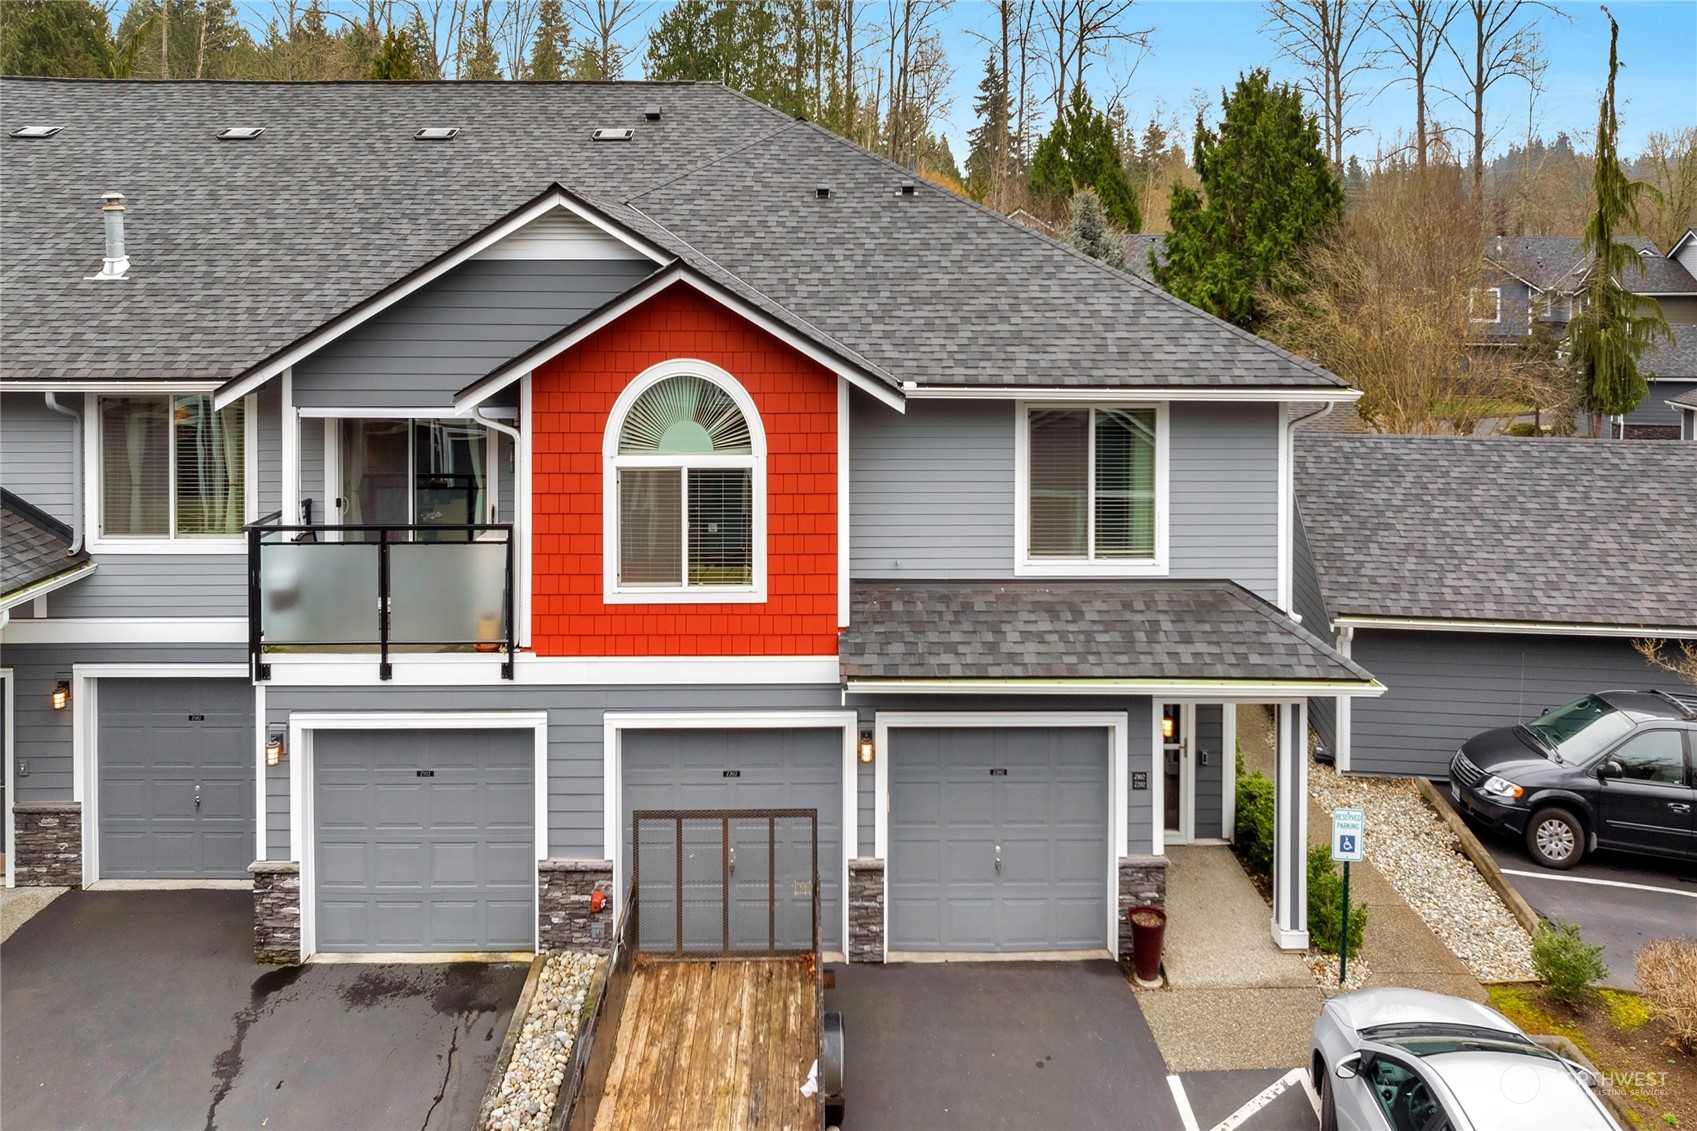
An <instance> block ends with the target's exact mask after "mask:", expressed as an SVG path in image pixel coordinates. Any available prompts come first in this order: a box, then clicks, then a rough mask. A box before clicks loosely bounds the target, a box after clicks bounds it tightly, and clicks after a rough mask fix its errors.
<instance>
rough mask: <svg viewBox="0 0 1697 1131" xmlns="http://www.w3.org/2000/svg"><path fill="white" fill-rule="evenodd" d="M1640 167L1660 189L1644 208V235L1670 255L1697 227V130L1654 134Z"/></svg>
mask: <svg viewBox="0 0 1697 1131" xmlns="http://www.w3.org/2000/svg"><path fill="white" fill-rule="evenodd" d="M1638 164H1639V166H1640V167H1641V168H1642V169H1643V170H1644V175H1645V179H1646V180H1648V181H1649V182H1650V183H1651V184H1652V185H1654V186H1655V187H1656V195H1655V196H1652V197H1651V198H1650V199H1649V201H1647V202H1646V204H1645V207H1644V232H1645V234H1646V235H1648V236H1649V237H1650V238H1651V239H1653V240H1655V241H1656V243H1657V246H1659V247H1660V248H1661V249H1662V250H1663V251H1668V250H1670V249H1671V248H1672V247H1673V245H1674V244H1676V243H1678V242H1679V240H1680V238H1681V237H1682V236H1684V235H1685V233H1686V232H1687V231H1688V230H1689V229H1690V228H1691V227H1692V225H1693V224H1697V127H1693V126H1686V127H1685V128H1684V129H1682V130H1677V131H1675V132H1673V133H1663V132H1661V131H1659V130H1658V131H1657V132H1655V133H1653V134H1651V135H1650V137H1649V141H1648V144H1646V146H1645V147H1644V154H1643V156H1642V157H1640V158H1639V159H1638Z"/></svg>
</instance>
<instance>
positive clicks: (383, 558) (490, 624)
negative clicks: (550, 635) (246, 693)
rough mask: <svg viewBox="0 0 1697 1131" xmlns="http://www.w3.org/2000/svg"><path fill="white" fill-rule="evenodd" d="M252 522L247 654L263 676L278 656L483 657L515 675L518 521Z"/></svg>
mask: <svg viewBox="0 0 1697 1131" xmlns="http://www.w3.org/2000/svg"><path fill="white" fill-rule="evenodd" d="M275 517H276V516H271V520H266V519H262V520H260V521H259V522H256V523H253V524H251V525H249V526H248V527H247V539H248V650H249V652H250V654H251V658H252V661H253V665H254V674H255V677H256V678H258V679H267V678H269V676H270V665H269V664H268V663H267V662H266V657H267V656H269V655H274V654H276V653H278V652H375V653H377V656H378V664H379V674H380V676H381V678H383V679H389V678H390V677H391V676H392V674H393V668H392V663H391V659H390V657H391V656H393V655H395V654H397V653H414V654H416V653H427V652H488V653H495V654H499V655H500V656H501V675H502V676H503V677H504V678H506V679H511V678H513V653H514V640H513V566H514V562H513V528H512V525H511V524H510V523H494V524H484V525H463V526H424V525H412V526H280V525H277V524H276V523H275V521H274V519H275Z"/></svg>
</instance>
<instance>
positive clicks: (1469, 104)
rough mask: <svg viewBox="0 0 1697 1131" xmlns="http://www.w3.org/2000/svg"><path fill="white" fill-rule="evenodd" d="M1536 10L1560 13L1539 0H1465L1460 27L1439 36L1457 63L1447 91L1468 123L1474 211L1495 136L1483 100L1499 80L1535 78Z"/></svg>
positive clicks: (1538, 68)
mask: <svg viewBox="0 0 1697 1131" xmlns="http://www.w3.org/2000/svg"><path fill="white" fill-rule="evenodd" d="M1540 11H1547V12H1555V13H1556V14H1557V15H1562V13H1561V12H1560V11H1559V10H1558V9H1556V8H1554V7H1551V6H1550V5H1549V4H1545V3H1543V2H1542V0H1466V5H1465V8H1464V12H1465V15H1464V16H1463V17H1462V19H1461V27H1460V28H1458V29H1457V30H1456V32H1455V33H1454V34H1452V35H1450V36H1448V37H1447V38H1446V39H1445V43H1446V45H1447V46H1448V47H1449V50H1450V54H1451V55H1452V56H1454V58H1455V61H1456V64H1457V65H1458V66H1459V67H1460V68H1461V81H1460V84H1459V87H1458V89H1456V90H1452V91H1448V92H1447V93H1448V94H1449V95H1450V96H1451V97H1453V98H1454V99H1455V100H1456V101H1458V102H1460V103H1461V105H1462V109H1463V110H1464V111H1465V112H1466V113H1467V116H1468V118H1469V119H1470V122H1471V125H1470V127H1469V129H1468V135H1469V137H1470V139H1471V141H1472V143H1473V157H1472V161H1471V163H1470V168H1471V169H1472V172H1473V202H1474V208H1475V209H1476V210H1479V211H1483V209H1484V187H1485V147H1486V146H1488V145H1490V143H1491V142H1492V140H1494V139H1495V137H1496V128H1495V127H1493V126H1492V125H1491V120H1490V114H1489V111H1488V110H1487V108H1486V103H1487V101H1488V100H1489V98H1490V94H1491V88H1492V87H1494V86H1496V85H1497V84H1498V83H1499V82H1502V81H1503V80H1504V79H1507V78H1518V79H1521V80H1523V81H1525V82H1532V83H1535V82H1537V81H1538V79H1539V77H1540V76H1541V75H1542V74H1543V71H1544V67H1545V59H1544V43H1543V37H1542V36H1541V35H1540V34H1539V33H1538V23H1537V19H1538V15H1539V13H1540ZM1563 18H1564V19H1565V18H1566V17H1565V16H1563Z"/></svg>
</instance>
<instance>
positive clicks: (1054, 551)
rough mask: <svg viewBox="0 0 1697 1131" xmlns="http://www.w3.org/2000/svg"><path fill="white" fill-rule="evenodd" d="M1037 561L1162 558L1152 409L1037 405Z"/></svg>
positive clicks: (1030, 522)
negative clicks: (1158, 552)
mask: <svg viewBox="0 0 1697 1131" xmlns="http://www.w3.org/2000/svg"><path fill="white" fill-rule="evenodd" d="M1027 427H1028V430H1029V431H1028V441H1029V442H1028V453H1029V454H1028V459H1029V461H1030V466H1029V468H1028V470H1029V484H1030V492H1029V511H1028V515H1027V536H1028V546H1029V552H1030V556H1031V557H1032V558H1041V559H1050V560H1058V561H1066V560H1072V561H1134V560H1137V559H1141V558H1152V557H1154V555H1155V443H1156V437H1155V429H1156V414H1155V410H1154V409H1152V408H1033V409H1031V410H1030V412H1029V414H1028V417H1027Z"/></svg>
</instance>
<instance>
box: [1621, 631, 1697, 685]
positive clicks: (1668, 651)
mask: <svg viewBox="0 0 1697 1131" xmlns="http://www.w3.org/2000/svg"><path fill="white" fill-rule="evenodd" d="M1632 647H1633V648H1635V649H1637V651H1638V654H1639V655H1640V656H1643V657H1644V659H1645V661H1646V662H1647V663H1649V664H1652V665H1654V666H1655V667H1658V668H1661V669H1662V670H1663V671H1665V672H1672V673H1673V674H1674V675H1676V676H1678V677H1679V678H1680V679H1683V680H1684V681H1685V682H1686V683H1689V684H1691V685H1692V686H1693V687H1697V641H1691V640H1681V641H1679V643H1678V644H1677V645H1674V646H1673V647H1671V648H1670V647H1669V645H1668V642H1667V641H1666V640H1659V639H1645V640H1634V641H1633V642H1632Z"/></svg>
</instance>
